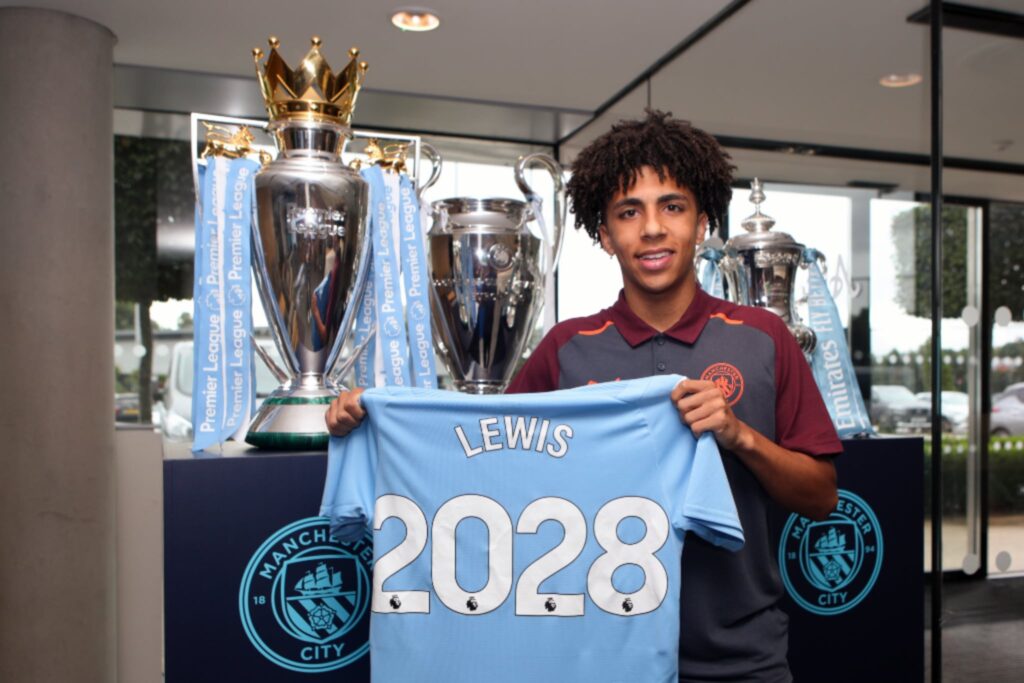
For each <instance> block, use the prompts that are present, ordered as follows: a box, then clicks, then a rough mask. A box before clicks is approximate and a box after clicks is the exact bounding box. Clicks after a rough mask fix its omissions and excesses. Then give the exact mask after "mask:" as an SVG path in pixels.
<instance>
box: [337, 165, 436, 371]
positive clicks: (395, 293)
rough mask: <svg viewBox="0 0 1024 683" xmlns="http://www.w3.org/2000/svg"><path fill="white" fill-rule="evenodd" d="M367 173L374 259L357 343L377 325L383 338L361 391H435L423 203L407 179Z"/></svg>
mask: <svg viewBox="0 0 1024 683" xmlns="http://www.w3.org/2000/svg"><path fill="white" fill-rule="evenodd" d="M361 173H362V175H363V177H364V178H365V179H366V181H367V183H368V184H369V186H370V204H371V207H372V210H371V212H370V222H369V230H370V235H371V244H372V245H373V249H372V251H373V253H372V259H371V265H370V278H369V282H368V284H367V288H366V292H365V294H364V298H363V300H362V302H361V303H360V308H359V316H358V318H357V324H356V336H355V341H356V344H357V345H358V344H360V343H361V342H362V341H364V340H366V339H367V338H368V337H369V336H370V334H371V330H372V329H373V326H374V324H376V326H377V338H376V344H375V346H376V348H374V346H373V345H372V343H371V344H370V345H368V346H367V351H366V352H365V353H364V354H363V355H362V357H361V358H360V359H359V361H358V362H357V365H356V382H357V384H359V385H360V386H379V385H382V384H387V385H392V386H412V385H415V386H422V387H427V388H435V387H436V383H437V378H436V371H435V365H434V350H433V331H432V328H431V323H430V299H429V291H428V289H427V279H426V277H427V276H426V271H425V268H426V247H425V243H424V237H423V234H422V220H421V216H420V205H419V199H418V197H417V196H416V192H415V189H414V187H413V184H412V181H411V180H410V179H409V178H408V177H407V176H404V175H398V174H395V173H385V171H384V169H382V168H380V167H379V166H372V167H370V168H366V169H363V170H362V171H361ZM410 345H411V346H412V349H413V353H412V355H411V356H410ZM410 360H411V361H412V362H411V363H410ZM410 370H412V372H411V373H410Z"/></svg>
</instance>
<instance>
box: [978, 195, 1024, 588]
mask: <svg viewBox="0 0 1024 683" xmlns="http://www.w3.org/2000/svg"><path fill="white" fill-rule="evenodd" d="M989 210H990V214H989V226H990V233H989V244H990V249H991V256H990V258H989V272H988V278H987V279H988V285H989V291H990V297H991V307H992V308H991V309H990V310H992V311H993V313H992V319H991V320H990V321H989V323H988V324H990V325H991V326H992V364H991V367H990V368H989V385H990V388H991V390H992V408H991V413H990V414H989V433H990V435H991V436H990V440H989V457H988V486H989V496H988V500H989V504H988V513H989V528H988V533H989V539H988V548H989V551H988V558H987V562H988V570H989V572H990V573H994V574H1000V573H1004V572H1022V571H1024V321H1022V319H1021V311H1022V310H1024V270H1022V269H1024V205H1021V204H1008V203H999V202H993V203H992V204H991V205H990V209H989Z"/></svg>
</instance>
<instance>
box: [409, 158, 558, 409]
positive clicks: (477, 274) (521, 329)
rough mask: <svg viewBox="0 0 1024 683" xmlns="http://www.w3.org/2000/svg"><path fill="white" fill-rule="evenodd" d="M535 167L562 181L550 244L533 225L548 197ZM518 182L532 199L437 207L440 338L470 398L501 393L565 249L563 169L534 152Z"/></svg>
mask: <svg viewBox="0 0 1024 683" xmlns="http://www.w3.org/2000/svg"><path fill="white" fill-rule="evenodd" d="M533 162H537V163H538V164H540V165H542V166H544V167H545V168H546V169H547V170H548V172H549V173H550V174H551V177H552V178H553V180H554V184H555V191H554V194H555V206H554V209H555V211H554V213H555V226H554V233H553V235H550V236H549V235H546V234H545V235H544V241H542V240H541V239H538V238H537V237H536V236H534V235H533V234H532V233H531V232H530V230H529V229H528V228H527V224H528V223H529V222H530V221H531V220H538V221H541V220H542V217H541V216H540V215H538V214H539V208H540V198H539V197H538V195H537V194H536V193H534V191H533V190H532V189H531V188H530V186H529V184H527V182H526V179H525V178H524V176H523V171H524V169H525V168H526V166H527V165H528V164H530V163H533ZM515 178H516V184H518V185H519V189H520V190H521V191H522V192H523V194H524V195H525V196H526V198H527V199H528V200H529V202H521V201H517V200H514V199H500V198H491V199H471V198H464V197H463V198H453V199H443V200H440V201H437V202H434V203H433V205H432V206H433V209H434V223H433V227H432V228H431V229H430V232H429V233H428V234H427V240H428V243H429V245H430V263H431V284H432V289H433V296H432V298H431V304H432V306H431V308H432V312H433V319H434V328H435V330H436V332H435V337H434V339H435V341H436V342H437V347H438V352H439V353H440V355H441V357H442V358H443V359H444V361H445V364H446V365H447V367H448V371H449V372H450V373H451V376H452V379H453V381H454V384H455V388H456V389H458V390H459V391H462V392H465V393H469V394H498V393H501V392H502V391H504V389H505V387H506V386H507V385H508V382H509V380H510V379H511V374H512V372H513V370H514V369H515V366H516V361H518V360H519V358H520V357H521V356H522V353H523V351H524V350H525V347H526V343H527V341H528V340H529V337H530V333H531V332H532V331H533V328H534V324H535V323H536V320H537V314H538V313H539V312H540V310H541V308H542V306H543V303H544V283H545V281H546V279H547V277H548V276H550V275H551V273H553V272H554V270H555V267H556V266H557V265H558V257H559V253H560V252H561V249H562V234H563V227H564V225H565V185H564V182H563V180H562V168H561V166H559V164H558V162H557V161H555V160H554V159H552V158H551V157H549V156H547V155H546V154H530V155H528V156H524V157H520V158H519V159H518V160H517V161H516V164H515ZM542 225H543V224H542ZM542 232H543V230H542Z"/></svg>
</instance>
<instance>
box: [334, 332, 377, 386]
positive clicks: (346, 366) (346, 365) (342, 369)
mask: <svg viewBox="0 0 1024 683" xmlns="http://www.w3.org/2000/svg"><path fill="white" fill-rule="evenodd" d="M376 334H377V323H374V324H373V327H371V328H370V333H369V334H368V335H366V339H364V340H363V341H362V342H360V343H359V345H358V346H356V347H355V348H354V349H352V354H351V355H350V356H349V357H348V358H347V359H346V360H345V362H343V363H339V364H338V367H336V368H334V370H332V371H331V374H330V375H329V379H330V380H331V382H332V383H333V384H334V385H335V386H337V387H338V388H339V389H345V388H346V387H345V386H344V385H342V383H341V378H342V377H344V376H345V375H347V374H348V371H349V370H351V369H352V366H353V365H355V364H356V361H357V360H359V356H361V355H363V351H365V350H366V347H367V346H368V345H369V344H370V342H371V341H373V338H374V336H376Z"/></svg>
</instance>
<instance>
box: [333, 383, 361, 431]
mask: <svg viewBox="0 0 1024 683" xmlns="http://www.w3.org/2000/svg"><path fill="white" fill-rule="evenodd" d="M362 393H363V390H362V389H353V390H352V391H343V392H341V394H340V395H339V396H338V398H336V399H334V400H333V401H331V404H330V405H329V406H328V407H327V412H326V413H325V415H324V420H325V421H326V422H327V431H328V432H330V433H331V434H332V435H333V436H346V435H347V434H348V433H349V432H351V431H352V430H353V429H355V428H356V427H358V426H359V423H360V422H362V421H363V418H364V417H366V411H365V410H363V405H362V403H361V402H360V400H359V396H360V394H362Z"/></svg>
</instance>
